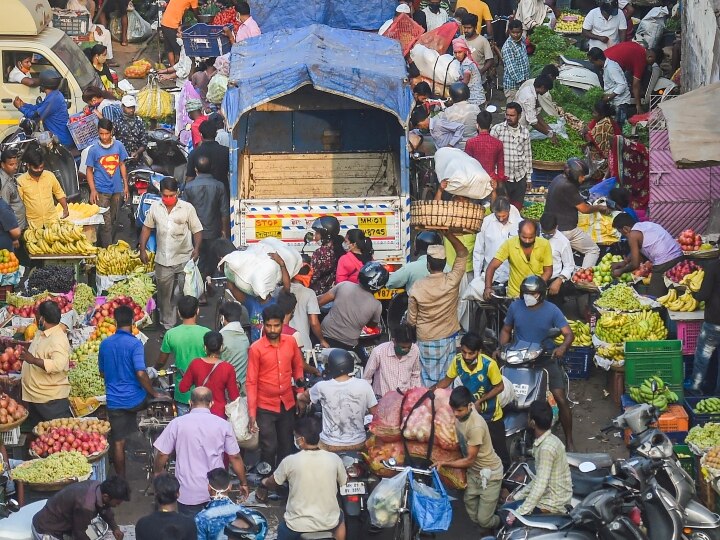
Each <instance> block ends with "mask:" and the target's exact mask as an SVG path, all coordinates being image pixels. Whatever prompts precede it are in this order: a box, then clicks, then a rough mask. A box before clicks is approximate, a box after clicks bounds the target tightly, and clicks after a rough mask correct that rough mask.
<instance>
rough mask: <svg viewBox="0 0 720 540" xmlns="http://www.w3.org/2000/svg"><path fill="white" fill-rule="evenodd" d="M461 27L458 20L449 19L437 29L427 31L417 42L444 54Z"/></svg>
mask: <svg viewBox="0 0 720 540" xmlns="http://www.w3.org/2000/svg"><path fill="white" fill-rule="evenodd" d="M459 29H460V25H459V24H458V23H457V22H455V21H448V22H446V23H445V24H443V25H441V26H438V27H437V28H436V29H435V30H430V31H429V32H425V33H424V34H423V35H422V36H420V37H419V38H418V40H417V43H419V44H420V45H422V46H424V47H427V48H428V49H433V50H434V51H435V52H437V53H438V54H443V53H444V52H445V51H447V50H448V47H450V43H452V40H453V39H455V36H457V34H458V30H459ZM448 56H449V55H448ZM454 80H457V79H454Z"/></svg>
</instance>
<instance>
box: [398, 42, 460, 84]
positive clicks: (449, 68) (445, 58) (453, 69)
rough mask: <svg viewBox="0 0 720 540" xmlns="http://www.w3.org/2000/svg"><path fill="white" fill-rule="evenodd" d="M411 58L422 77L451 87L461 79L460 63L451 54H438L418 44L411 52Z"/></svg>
mask: <svg viewBox="0 0 720 540" xmlns="http://www.w3.org/2000/svg"><path fill="white" fill-rule="evenodd" d="M410 58H411V59H412V61H413V62H415V65H416V66H417V68H418V70H420V75H422V76H423V77H426V78H428V79H431V80H433V81H435V82H437V83H440V84H448V85H449V84H451V83H454V82H455V81H457V80H459V79H460V62H458V61H457V60H455V58H454V57H453V56H451V55H449V54H438V52H437V51H435V50H434V49H430V48H428V47H425V46H424V45H420V44H419V43H418V44H417V45H415V46H414V47H413V48H412V49H411V50H410Z"/></svg>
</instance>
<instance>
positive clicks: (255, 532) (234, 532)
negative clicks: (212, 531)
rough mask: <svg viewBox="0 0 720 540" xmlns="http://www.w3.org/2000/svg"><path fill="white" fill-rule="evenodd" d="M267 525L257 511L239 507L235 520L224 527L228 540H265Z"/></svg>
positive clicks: (263, 517) (265, 520)
mask: <svg viewBox="0 0 720 540" xmlns="http://www.w3.org/2000/svg"><path fill="white" fill-rule="evenodd" d="M267 532H268V523H267V519H265V516H263V515H262V514H261V513H260V512H258V511H257V510H250V509H248V508H244V507H242V506H241V507H240V510H238V511H237V514H235V520H234V521H232V522H230V523H229V524H228V525H226V526H225V534H226V535H227V537H228V540H235V539H237V540H265V536H266V535H267Z"/></svg>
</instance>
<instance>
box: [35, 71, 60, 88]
mask: <svg viewBox="0 0 720 540" xmlns="http://www.w3.org/2000/svg"><path fill="white" fill-rule="evenodd" d="M61 82H62V77H61V76H60V74H59V73H58V72H57V71H55V70H54V69H46V70H45V71H42V72H40V88H47V89H48V90H57V89H58V87H59V86H60V83H61Z"/></svg>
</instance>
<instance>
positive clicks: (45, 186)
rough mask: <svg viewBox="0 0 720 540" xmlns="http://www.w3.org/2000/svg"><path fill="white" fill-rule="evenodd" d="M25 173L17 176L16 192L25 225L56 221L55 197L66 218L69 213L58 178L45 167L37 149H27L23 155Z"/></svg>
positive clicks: (63, 217) (38, 225)
mask: <svg viewBox="0 0 720 540" xmlns="http://www.w3.org/2000/svg"><path fill="white" fill-rule="evenodd" d="M23 161H24V162H25V164H26V165H27V172H26V173H25V174H21V175H20V176H19V177H18V179H17V186H18V193H19V194H20V198H21V199H22V202H23V204H24V205H25V217H26V219H27V222H28V225H30V226H31V227H36V228H40V227H42V226H43V225H45V224H46V223H48V224H49V223H54V222H56V221H57V220H58V216H57V211H56V210H55V200H57V202H59V203H60V206H62V209H63V213H62V216H60V217H61V218H62V219H65V218H66V217H68V216H69V215H70V212H69V211H68V206H67V198H66V197H65V192H64V191H63V188H62V186H61V185H60V182H59V181H58V179H57V177H56V176H55V175H54V174H53V173H52V172H50V171H46V170H45V162H44V160H43V155H42V153H41V152H40V150H39V149H37V148H28V149H27V150H26V151H25V153H24V154H23Z"/></svg>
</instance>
